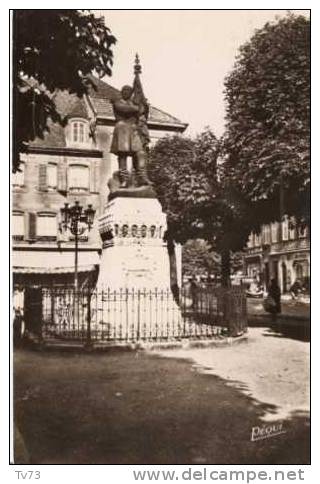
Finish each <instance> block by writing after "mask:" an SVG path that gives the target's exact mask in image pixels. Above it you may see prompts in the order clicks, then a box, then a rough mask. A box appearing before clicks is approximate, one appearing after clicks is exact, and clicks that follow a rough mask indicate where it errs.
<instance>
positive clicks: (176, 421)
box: [14, 328, 309, 464]
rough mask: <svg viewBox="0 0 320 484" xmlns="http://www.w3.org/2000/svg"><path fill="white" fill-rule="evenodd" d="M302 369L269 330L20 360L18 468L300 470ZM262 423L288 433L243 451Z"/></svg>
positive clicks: (305, 454)
mask: <svg viewBox="0 0 320 484" xmlns="http://www.w3.org/2000/svg"><path fill="white" fill-rule="evenodd" d="M271 363H272V365H271ZM308 363H309V344H308V343H307V342H304V341H299V340H297V339H294V338H290V337H283V335H281V334H279V333H276V332H274V331H273V330H270V329H268V328H249V336H248V340H247V341H243V342H242V343H240V344H234V345H232V346H225V347H219V348H210V349H190V350H188V351H186V350H170V351H169V350H166V351H163V352H162V354H161V355H160V354H152V353H145V352H115V351H114V352H109V353H91V354H88V353H54V352H48V353H46V352H32V351H28V350H23V349H20V350H17V351H16V352H15V358H14V373H15V422H16V431H17V436H18V437H17V439H16V440H17V450H16V462H17V463H19V462H26V461H28V462H31V463H33V464H80V463H81V464H187V463H190V464H245V463H246V464H248V463H251V464H307V463H308V462H309V412H308V385H309V370H308ZM270 422H272V423H282V427H283V429H284V431H285V433H283V434H281V435H275V436H270V437H269V438H266V439H263V440H259V441H254V442H253V441H251V433H252V428H253V427H260V428H263V427H264V426H266V425H269V424H270ZM21 449H22V450H21ZM19 459H20V460H19Z"/></svg>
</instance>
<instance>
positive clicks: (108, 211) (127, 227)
mask: <svg viewBox="0 0 320 484" xmlns="http://www.w3.org/2000/svg"><path fill="white" fill-rule="evenodd" d="M166 229H167V226H166V216H165V214H164V213H163V211H162V208H161V205H160V203H159V201H158V200H157V199H156V198H140V197H130V196H128V195H126V196H117V197H116V198H114V199H112V200H111V201H109V202H108V203H107V205H106V207H105V211H104V214H103V215H102V216H101V217H100V219H99V232H100V235H101V238H102V243H103V248H102V256H101V262H100V272H99V278H98V283H97V286H98V288H105V287H109V288H111V289H112V290H117V289H120V288H121V289H132V288H134V289H135V290H137V289H147V290H150V289H154V288H158V289H168V288H170V287H171V286H172V284H173V283H174V282H178V284H179V285H180V282H181V281H180V271H181V262H180V259H181V256H180V252H181V251H180V247H176V248H175V256H176V257H175V258H174V257H171V258H169V254H168V249H167V244H166V242H164V240H163V236H164V233H165V231H166ZM170 259H171V260H170ZM174 259H175V261H174ZM175 272H176V274H175Z"/></svg>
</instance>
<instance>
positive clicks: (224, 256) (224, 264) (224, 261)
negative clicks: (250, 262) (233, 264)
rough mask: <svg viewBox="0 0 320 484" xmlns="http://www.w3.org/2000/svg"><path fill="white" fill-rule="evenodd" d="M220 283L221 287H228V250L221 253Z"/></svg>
mask: <svg viewBox="0 0 320 484" xmlns="http://www.w3.org/2000/svg"><path fill="white" fill-rule="evenodd" d="M221 277H222V279H221V282H222V286H223V287H229V286H230V250H229V249H223V250H222V251H221Z"/></svg>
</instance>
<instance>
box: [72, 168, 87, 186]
mask: <svg viewBox="0 0 320 484" xmlns="http://www.w3.org/2000/svg"><path fill="white" fill-rule="evenodd" d="M68 179H69V188H70V189H74V190H89V167H88V166H84V165H71V166H70V167H69V177H68Z"/></svg>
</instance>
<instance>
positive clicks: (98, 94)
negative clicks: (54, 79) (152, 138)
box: [29, 76, 187, 148]
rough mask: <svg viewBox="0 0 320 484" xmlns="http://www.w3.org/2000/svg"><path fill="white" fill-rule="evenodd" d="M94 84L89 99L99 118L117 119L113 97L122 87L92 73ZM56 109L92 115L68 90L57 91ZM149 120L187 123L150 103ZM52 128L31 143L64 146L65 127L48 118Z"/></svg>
mask: <svg viewBox="0 0 320 484" xmlns="http://www.w3.org/2000/svg"><path fill="white" fill-rule="evenodd" d="M90 80H91V81H92V83H93V84H94V86H95V87H93V86H91V87H89V100H90V104H91V105H92V108H93V110H94V111H95V114H96V116H97V118H100V119H108V120H110V121H111V122H112V121H113V120H114V114H113V108H112V102H111V101H112V100H114V99H116V98H119V97H120V91H119V90H118V89H116V88H114V87H113V86H110V85H109V84H107V83H106V82H104V81H102V80H101V79H98V78H97V77H94V76H90ZM54 99H55V103H56V106H57V110H58V112H59V113H60V115H61V116H62V117H68V118H72V117H74V118H76V117H80V118H85V119H89V113H88V106H87V103H86V102H85V100H84V98H80V97H78V96H77V95H76V94H71V93H70V92H68V91H57V92H56V93H55V94H54ZM148 124H150V125H153V124H154V125H156V126H158V127H159V128H160V129H161V128H162V127H163V129H170V128H171V129H174V130H177V131H180V132H182V131H184V130H185V129H186V127H187V124H186V123H183V122H182V121H180V120H179V119H178V118H176V117H174V116H172V115H171V114H168V113H166V112H164V111H162V110H161V109H158V108H155V107H154V106H150V113H149V119H148ZM48 126H49V132H47V133H45V134H44V137H43V139H41V138H36V139H35V140H34V141H31V142H30V143H29V144H30V146H37V147H39V146H40V147H48V148H55V147H57V148H62V147H66V141H65V133H64V128H63V127H62V126H60V125H59V124H56V123H53V122H51V121H50V120H49V122H48Z"/></svg>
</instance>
